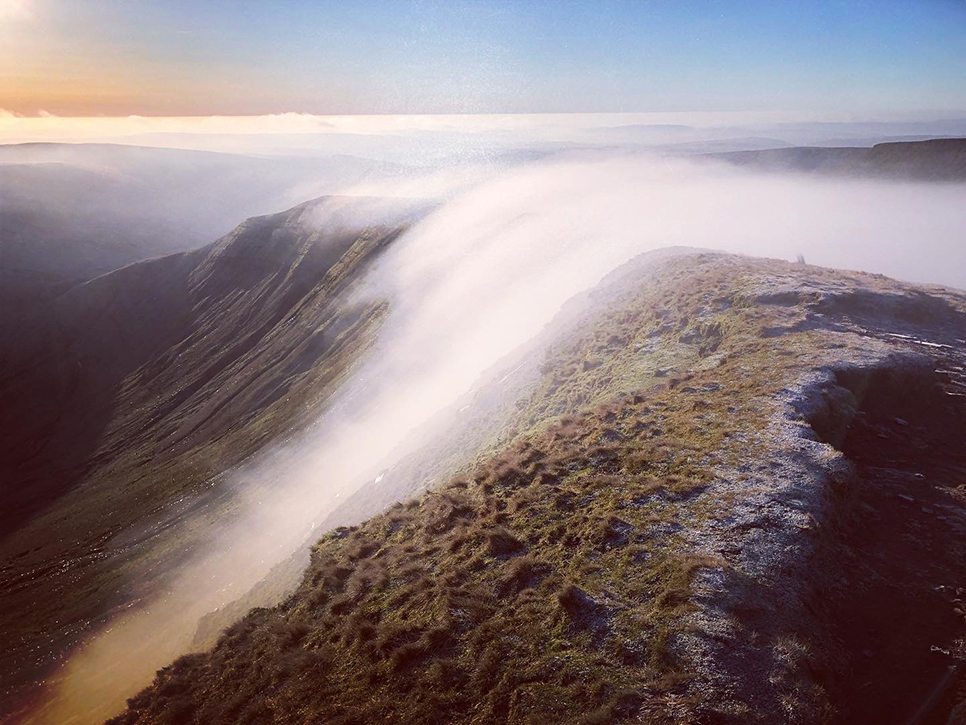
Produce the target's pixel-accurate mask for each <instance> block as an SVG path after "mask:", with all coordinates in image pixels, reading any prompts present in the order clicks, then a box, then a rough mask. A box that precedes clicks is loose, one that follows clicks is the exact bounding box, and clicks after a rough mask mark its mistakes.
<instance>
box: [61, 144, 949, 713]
mask: <svg viewBox="0 0 966 725" xmlns="http://www.w3.org/2000/svg"><path fill="white" fill-rule="evenodd" d="M443 182H444V180H443V179H442V178H441V177H440V176H439V175H437V176H435V177H434V180H433V183H434V185H435V187H434V191H435V192H437V193H438V192H440V191H441V190H444V189H445V187H446V184H445V183H443ZM407 183H412V182H411V181H410V182H407ZM461 183H462V185H460V186H458V188H459V189H461V190H462V191H461V193H458V194H456V195H455V196H454V198H452V199H451V200H450V201H449V202H448V203H446V204H444V205H443V206H442V207H441V208H440V209H439V210H438V211H436V212H435V213H433V214H431V215H430V216H429V217H427V218H426V219H425V220H424V221H422V222H421V223H419V224H417V225H416V226H415V227H414V228H413V229H412V230H411V231H410V232H408V233H407V234H406V235H405V236H404V237H403V238H401V239H400V240H399V241H398V242H397V243H396V244H395V245H394V246H393V247H392V248H391V249H390V250H389V252H388V253H386V255H385V256H384V257H383V258H382V259H381V261H380V263H379V264H378V265H377V266H376V267H375V268H374V269H373V270H372V272H371V273H370V275H369V276H368V278H367V280H366V282H365V284H364V286H363V287H362V288H361V289H359V290H358V291H357V292H356V294H357V295H358V296H359V297H360V298H369V297H374V298H387V299H389V300H390V303H391V312H390V314H389V317H388V319H387V321H386V323H385V325H384V326H383V328H382V330H381V332H380V337H379V340H378V342H377V345H376V349H375V351H374V352H373V353H372V354H371V355H370V356H369V357H368V358H367V359H366V361H365V362H364V363H363V364H361V365H360V366H359V368H358V369H357V370H356V371H355V372H354V374H353V375H352V377H351V379H350V380H349V382H348V383H347V384H346V386H345V388H344V389H343V390H342V391H341V393H340V395H339V397H338V400H337V401H336V403H335V404H334V405H333V406H332V408H331V409H330V410H329V411H328V412H327V413H325V414H324V415H323V416H322V418H321V419H320V420H319V421H317V422H316V423H315V424H314V425H313V426H311V427H310V428H309V429H308V430H307V431H306V432H305V433H304V434H302V435H300V436H298V438H297V439H295V440H292V441H289V442H288V443H286V444H285V445H283V446H281V447H280V448H278V449H276V450H274V451H273V452H271V453H270V454H267V455H266V456H264V457H262V458H261V459H260V460H259V461H257V462H256V463H254V464H253V465H251V466H249V467H247V468H246V469H245V470H244V471H241V472H238V473H237V474H235V483H234V486H235V487H236V488H237V489H238V490H240V491H241V492H242V498H241V501H242V506H241V509H240V512H239V515H238V516H237V517H236V518H235V519H234V520H233V521H232V522H230V523H228V524H227V525H226V526H225V527H224V528H223V529H222V530H220V531H219V532H218V533H217V535H215V536H213V537H212V538H211V539H210V540H209V542H208V544H207V545H206V546H205V547H204V551H201V552H199V553H198V554H197V555H196V557H195V558H194V560H193V562H192V563H191V564H190V565H189V566H188V567H187V568H185V569H183V570H181V571H180V572H179V573H178V574H177V576H176V577H175V578H174V579H173V582H172V585H171V587H170V590H169V591H168V592H167V593H166V594H165V595H164V596H162V597H160V598H158V599H157V600H156V601H153V602H151V603H149V604H148V605H147V606H146V607H144V608H143V609H142V610H140V611H138V612H137V613H134V614H132V615H130V616H129V617H127V618H124V619H122V620H120V621H118V622H116V623H114V625H113V626H112V628H111V629H110V630H108V631H106V632H104V633H103V634H101V635H99V636H98V637H96V638H95V639H93V640H92V641H91V642H90V643H89V645H88V646H87V647H85V648H84V649H83V650H82V651H81V652H80V653H79V654H78V655H77V656H76V657H75V658H74V660H73V662H71V664H70V665H69V667H68V670H67V671H66V677H65V678H64V680H63V682H62V684H61V687H60V689H59V691H58V692H57V694H56V697H55V698H54V701H53V703H54V704H52V705H50V706H49V708H48V710H47V711H46V713H47V714H48V715H49V714H51V713H53V714H55V715H58V716H64V715H66V714H67V713H77V712H90V709H89V708H90V707H91V706H94V705H97V706H98V707H99V708H100V709H99V710H98V711H97V714H99V715H103V714H105V711H106V712H107V713H108V714H109V712H110V711H111V710H113V709H117V708H119V707H120V706H122V705H123V699H124V697H126V696H129V695H130V694H132V693H133V692H134V691H136V690H137V689H138V688H139V687H142V686H144V685H146V684H147V683H148V681H149V679H150V677H151V674H152V673H153V671H154V670H155V669H156V668H158V667H160V666H162V665H164V664H166V663H167V662H168V661H170V659H171V658H172V657H173V656H174V655H176V654H178V653H180V652H182V651H184V650H185V648H186V647H187V646H188V642H189V640H190V638H191V635H192V633H193V631H194V627H195V624H196V622H197V619H198V617H199V616H201V615H202V614H204V613H206V612H208V611H210V610H211V609H213V608H215V607H217V606H220V605H221V604H223V603H225V602H226V601H230V600H231V599H233V598H234V597H235V596H237V595H238V594H241V593H242V592H244V591H245V590H246V589H247V588H248V587H250V586H251V585H252V584H254V583H255V582H256V581H258V579H260V578H261V577H262V576H264V574H265V573H266V572H267V571H268V570H269V568H270V567H271V566H272V565H273V564H275V563H276V562H278V561H280V560H281V559H282V558H284V557H285V556H287V555H288V554H289V553H290V552H291V551H292V550H293V547H296V546H297V545H299V544H300V543H301V541H302V539H303V538H304V536H305V534H306V533H307V532H308V531H309V530H310V529H311V527H312V526H313V524H315V523H317V522H319V521H320V520H321V519H322V517H323V516H324V515H325V514H326V513H327V512H329V511H331V510H332V509H333V507H334V506H335V505H337V504H338V502H339V501H341V500H344V498H345V496H346V495H347V494H349V493H350V492H352V491H354V490H356V489H357V488H358V487H359V486H361V485H362V484H363V483H364V482H365V481H366V480H368V479H370V478H371V476H372V475H373V474H374V473H375V472H376V471H377V470H379V469H380V468H382V467H385V466H387V465H390V464H391V463H392V462H393V460H394V457H395V456H397V455H398V452H399V451H401V450H402V448H401V444H402V443H403V442H404V441H405V439H406V437H407V436H408V435H409V434H410V433H411V432H412V431H414V430H416V429H417V428H419V427H420V426H421V425H422V424H424V423H425V422H427V421H428V420H429V419H430V418H432V416H433V415H434V414H435V413H436V412H437V411H439V410H441V409H442V408H443V407H445V406H447V405H448V404H450V403H452V402H453V401H454V400H455V399H456V398H457V397H458V396H459V395H461V394H462V393H464V392H465V391H466V390H467V389H468V388H469V387H470V386H471V385H472V384H473V382H474V381H475V380H476V379H477V378H478V377H479V376H480V374H481V373H482V372H483V371H485V370H486V369H487V368H489V367H490V366H492V365H493V364H494V363H495V362H496V361H497V360H499V359H500V358H501V357H503V356H504V355H506V354H507V353H509V352H510V351H512V350H513V349H515V348H516V347H518V346H519V345H520V344H522V343H524V342H525V341H526V340H527V339H529V338H530V337H532V336H533V335H534V334H536V333H537V332H538V331H539V330H540V329H541V328H542V327H543V326H544V325H545V324H546V323H547V322H548V321H549V320H550V319H551V317H552V316H553V315H554V313H555V312H556V311H557V310H558V309H559V308H560V306H561V305H562V304H563V303H564V302H565V301H566V300H568V299H569V298H571V297H572V296H573V295H574V294H576V293H578V292H580V291H582V290H584V289H587V288H588V287H590V286H592V285H593V284H595V283H596V282H597V281H598V280H599V279H600V278H601V277H602V276H603V275H605V274H606V273H607V272H608V271H610V270H612V269H613V268H614V267H615V266H617V265H619V264H621V263H622V262H624V261H626V260H628V259H630V258H631V257H633V256H635V255H636V254H639V253H641V252H644V251H647V250H650V249H655V248H659V247H664V246H669V245H685V246H695V247H706V248H713V249H720V250H726V251H732V252H741V253H747V254H755V255H763V256H771V257H783V258H794V257H795V256H796V255H797V254H799V253H801V254H804V255H805V257H806V258H807V260H808V261H809V262H812V263H818V264H825V265H830V266H841V267H850V268H862V269H866V270H870V271H877V272H884V273H888V274H893V275H896V276H899V277H904V278H907V279H913V280H919V281H924V280H929V281H940V282H947V283H951V284H958V285H960V286H966V279H964V278H963V277H964V275H966V258H964V254H966V252H964V250H963V249H962V245H961V243H960V241H959V240H960V238H961V234H962V230H963V229H966V205H964V204H961V203H958V202H960V201H962V193H963V192H962V189H961V187H956V186H952V185H950V186H939V185H926V184H901V183H876V182H871V181H859V180H841V179H839V180H830V179H821V178H817V177H815V178H812V177H802V176H792V175H788V176H777V175H769V176H762V175H755V174H752V173H749V172H747V171H741V170H735V169H732V168H727V167H723V166H715V165H697V164H693V163H687V162H684V161H673V162H672V161H667V160H663V159H649V158H642V157H632V158H600V157H597V156H577V157H573V158H570V159H565V160H559V161H556V162H553V163H545V164H535V165H532V166H529V167H526V168H519V169H516V170H513V171H510V172H507V173H505V174H502V175H499V176H497V177H495V178H492V179H490V180H488V181H484V182H481V183H475V184H470V185H467V184H466V183H465V179H464V180H463V182H461ZM374 188H375V187H370V188H368V189H367V190H366V193H372V192H373V191H374ZM451 188H457V187H456V186H453V187H451ZM409 191H410V192H412V191H413V189H410V190H409ZM83 719H88V718H87V717H86V716H85V717H84V718H83ZM64 721H65V722H66V721H67V720H64Z"/></svg>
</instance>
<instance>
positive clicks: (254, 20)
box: [0, 0, 966, 115]
mask: <svg viewBox="0 0 966 725" xmlns="http://www.w3.org/2000/svg"><path fill="white" fill-rule="evenodd" d="M0 108H5V109H7V110H10V111H14V112H16V113H21V114H29V115H32V114H36V113H38V112H39V111H41V110H43V111H46V112H50V113H56V114H60V115H115V114H118V115H124V114H130V113H141V114H145V115H183V114H198V115H205V114H260V113H280V112H287V111H296V112H308V113H322V114H330V113H534V112H587V111H606V112H619V111H624V112H631V111H802V112H806V111H807V112H820V113H821V112H829V113H843V112H846V113H855V114H873V113H877V114H883V113H886V114H888V113H893V112H894V113H908V112H914V111H933V110H936V111H944V110H945V111H949V110H954V109H966V1H964V0H942V1H940V0H919V1H918V2H911V1H908V2H898V1H890V0H878V1H876V2H783V1H781V0H771V1H770V2H753V1H752V2H732V1H730V0H704V1H700V2H678V3H673V2H608V1H606V0H604V1H602V2H577V1H570V2H568V1H567V0H562V1H561V2H453V1H450V2H435V1H419V2H388V1H383V2H371V1H370V2H338V3H336V2H332V3H329V2H308V1H307V0H288V1H284V0H276V1H275V2H249V1H247V0H208V1H207V2H206V1H204V0H192V1H188V0H126V1H122V0H0Z"/></svg>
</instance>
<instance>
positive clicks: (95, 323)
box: [0, 203, 399, 706]
mask: <svg viewBox="0 0 966 725" xmlns="http://www.w3.org/2000/svg"><path fill="white" fill-rule="evenodd" d="M315 206H317V205H316V204H312V203H310V204H306V205H303V206H301V207H297V208H296V209H294V210H292V211H290V212H286V213H283V214H279V215H273V216H271V217H263V218H257V219H252V220H249V221H248V222H246V223H245V224H243V225H242V226H240V227H239V228H238V229H237V230H236V231H235V232H233V233H232V234H231V235H228V236H227V237H225V238H224V239H223V240H221V241H219V242H216V243H215V244H213V245H210V246H209V247H206V248H204V249H202V250H199V251H197V252H191V253H187V254H185V255H177V256H175V257H168V258H162V259H159V260H154V261H151V262H146V263H142V264H139V265H134V266H132V267H128V268H125V269H122V270H120V271H118V272H115V273H113V274H111V275H108V276H107V277H104V278H100V279H98V280H94V281H93V282H92V283H89V284H88V285H85V287H83V288H80V289H77V290H74V291H73V292H72V293H71V295H70V299H66V300H63V301H62V303H61V304H62V308H63V311H62V315H61V317H60V318H59V319H58V326H57V328H58V329H55V335H54V337H55V339H58V340H60V341H61V343H60V345H61V346H62V349H59V348H56V347H52V346H51V345H50V344H49V338H47V339H42V340H41V343H40V344H39V347H36V348H33V349H30V348H29V347H28V349H29V350H30V351H31V354H30V355H29V356H28V357H27V358H26V360H27V362H26V364H24V365H21V366H20V368H19V369H15V370H14V371H13V374H12V375H9V376H8V377H7V378H6V379H5V380H4V381H3V383H4V385H5V386H6V388H5V389H6V390H7V391H8V392H10V396H9V397H8V398H7V400H8V401H9V402H10V405H9V406H8V407H7V408H6V409H5V411H4V416H7V417H9V418H11V420H13V419H14V418H17V419H19V420H20V421H21V422H23V423H24V424H23V425H21V426H20V427H19V430H20V432H21V434H22V437H23V438H24V440H25V442H23V443H20V444H17V441H16V440H11V439H9V438H8V440H6V441H5V443H7V444H11V445H9V447H8V455H9V456H11V457H12V463H11V465H10V466H9V467H8V468H7V470H8V471H12V472H13V473H15V474H17V476H19V480H14V481H8V484H7V485H8V486H16V488H13V489H12V490H10V491H9V493H8V501H16V500H17V496H18V494H19V493H21V492H23V493H25V494H30V495H31V496H33V497H34V498H32V499H26V498H25V499H24V506H28V505H29V507H28V508H26V509H24V510H25V511H26V514H25V515H28V514H29V516H28V518H27V519H26V523H24V524H22V525H21V526H20V527H19V528H17V529H16V530H15V531H14V532H13V533H11V534H9V535H8V536H7V537H6V539H5V540H4V541H3V542H2V548H0V558H2V561H3V567H2V569H0V583H2V589H0V591H2V594H0V625H2V627H0V631H2V635H0V636H2V641H0V645H2V646H0V651H2V652H3V659H2V663H0V671H2V672H3V685H4V695H5V697H4V700H5V701H6V702H7V703H8V706H9V705H10V704H13V703H15V701H16V700H17V697H18V696H20V697H22V696H24V694H25V693H26V692H27V691H29V686H30V685H31V684H32V683H34V682H36V680H37V679H38V678H39V677H41V676H43V675H44V674H45V673H46V672H47V671H48V670H49V669H50V667H51V666H52V664H54V663H56V660H57V659H58V658H59V657H60V656H61V654H62V653H63V652H64V651H65V650H66V649H68V648H70V647H71V646H72V645H73V644H74V643H76V642H78V641H79V639H80V638H81V637H82V636H83V635H84V633H85V632H86V631H88V630H89V629H91V628H96V627H98V626H100V623H101V622H103V621H107V620H108V619H109V618H110V616H111V614H112V612H115V611H118V610H119V609H122V608H123V607H124V606H125V605H127V604H128V603H129V602H130V601H132V599H134V598H135V597H137V596H140V595H143V594H145V593H149V592H150V591H152V588H154V587H156V586H158V585H159V584H161V583H162V582H163V576H164V572H165V571H167V570H169V568H170V564H171V563H172V562H174V561H177V558H178V557H179V556H180V554H179V552H181V551H184V550H185V547H186V546H187V544H188V543H189V542H190V541H191V540H192V537H193V536H195V534H196V533H197V532H195V531H194V530H192V529H190V528H185V527H184V526H183V523H184V520H185V519H186V518H188V514H190V513H191V511H192V510H196V509H201V508H207V509H208V510H209V511H210V512H211V513H216V514H218V515H220V516H225V515H230V511H231V507H232V502H231V498H230V496H228V495H226V494H225V492H223V491H222V490H221V488H220V487H219V486H218V485H217V482H218V478H217V477H218V476H219V474H221V473H223V472H224V471H226V470H227V469H229V468H231V467H232V466H233V465H236V464H237V463H239V462H240V461H243V460H244V459H245V458H246V457H248V456H250V455H252V454H254V453H255V452H257V451H258V450H260V449H262V448H263V447H264V446H265V445H267V444H268V443H270V442H271V441H272V440H274V439H275V438H276V437H277V436H279V435H280V434H282V433H284V432H286V431H287V430H289V429H290V428H291V427H292V426H294V425H297V424H298V423H299V422H300V421H302V420H303V418H304V416H306V415H309V416H311V415H313V414H315V413H317V411H319V410H320V408H321V406H324V405H325V401H326V399H327V397H328V396H329V395H330V394H331V393H332V392H333V391H334V390H335V389H337V388H338V386H339V384H340V383H341V381H342V379H343V377H344V375H345V373H346V370H347V369H348V367H349V365H350V364H351V363H352V362H353V361H354V360H356V359H358V357H359V356H360V355H362V354H363V353H364V351H365V350H366V348H367V346H368V345H369V343H371V342H372V341H373V340H374V334H373V333H374V331H375V329H376V328H377V326H378V325H379V323H380V320H381V318H382V315H383V313H384V311H385V305H384V304H383V303H380V302H378V301H376V302H372V303H370V304H364V305H356V306H352V307H349V306H346V305H345V304H344V302H343V299H344V297H343V294H344V292H345V291H346V290H347V289H348V288H349V286H351V284H352V283H353V281H354V280H355V279H357V278H358V277H359V275H360V273H361V271H362V270H363V269H365V267H366V265H367V264H368V263H369V261H370V260H371V259H372V258H374V256H375V255H377V254H378V253H379V250H380V249H382V248H383V247H384V246H385V245H386V244H389V243H391V241H392V240H393V239H394V238H395V237H396V236H397V235H398V233H399V229H398V228H370V229H361V230H357V231H355V232H349V231H347V232H340V233H339V235H336V236H332V235H331V234H330V233H329V232H328V231H327V230H326V229H322V230H316V229H315V228H313V227H312V226H311V225H308V226H303V225H302V223H301V218H302V215H311V214H312V213H313V210H314V208H315ZM142 267H143V268H145V269H142ZM148 268H149V269H148ZM240 271H243V272H244V273H245V274H244V275H241V274H240ZM145 275H147V276H149V277H151V278H152V279H155V280H156V281H157V285H156V286H155V287H149V288H146V287H143V286H141V287H139V289H140V293H139V295H138V296H137V297H136V298H135V299H128V297H127V296H126V295H128V290H129V288H130V287H131V285H132V284H134V285H135V286H137V285H138V280H140V279H142V278H143V277H144V276H145ZM132 279H133V283H132ZM156 288H157V289H158V291H157V292H154V291H153V290H155V289H156ZM159 325H160V326H161V327H158V326H159ZM169 328H170V329H169ZM238 329H244V330H246V331H247V334H246V335H238V334H236V331H237V330H238ZM58 349H59V351H58ZM105 349H110V350H112V351H113V353H114V354H113V355H112V356H111V357H110V358H108V357H105V355H104V352H103V351H104V350H105ZM75 370H76V371H78V372H77V373H76V374H75V373H74V371H75ZM6 372H8V373H9V372H10V370H9V368H8V369H7V371H6ZM65 380H67V381H68V383H69V384H67V385H66V386H65V385H63V382H64V381H65ZM71 380H74V382H73V383H72V384H71V383H70V382H69V381H71ZM48 382H49V384H48ZM18 401H20V402H22V403H23V404H22V405H21V406H19V407H18V406H17V405H16V403H17V402H18ZM37 401H44V403H46V406H45V405H44V404H43V403H40V404H38V403H37ZM29 422H32V423H33V425H30V424H29ZM11 430H14V431H16V430H18V428H11ZM85 430H86V431H87V432H89V433H91V435H90V436H87V435H80V433H78V431H85ZM75 433H76V435H75ZM87 438H90V441H89V443H88V444H85V445H82V446H78V441H84V440H86V439H87ZM28 444H29V445H37V444H42V445H41V447H40V449H39V453H38V454H36V455H32V456H27V457H23V456H21V457H19V458H18V457H17V456H18V455H19V454H21V453H22V452H23V451H24V450H27V446H28ZM28 452H29V451H28ZM8 463H10V461H8ZM41 483H42V484H44V486H41V485H40V484H41ZM43 491H46V495H47V499H46V500H40V501H37V500H35V499H36V496H37V494H38V492H43ZM14 512H15V509H14V508H8V509H7V511H6V515H7V516H10V515H12V514H13V513H14ZM179 527H180V528H179ZM201 533H203V532H201ZM145 572H148V574H147V575H146V574H145ZM132 580H133V581H136V582H137V587H136V588H135V589H134V590H132V587H131V585H130V582H131V581H132ZM25 688H27V689H25Z"/></svg>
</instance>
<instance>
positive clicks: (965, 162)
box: [713, 138, 966, 181]
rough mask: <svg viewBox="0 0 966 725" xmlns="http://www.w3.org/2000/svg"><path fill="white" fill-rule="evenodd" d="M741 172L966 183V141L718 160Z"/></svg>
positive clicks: (779, 151)
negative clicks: (817, 174) (816, 173)
mask: <svg viewBox="0 0 966 725" xmlns="http://www.w3.org/2000/svg"><path fill="white" fill-rule="evenodd" d="M713 158H717V159H720V160H723V161H726V162H728V163H731V164H735V165H738V166H747V167H752V168H755V169H763V170H771V171H797V172H806V173H812V172H819V173H827V174H839V175H847V176H865V177H872V178H880V179H905V180H915V181H963V180H966V139H963V138H947V139H933V140H928V141H910V142H896V143H879V144H876V145H875V146H873V147H872V148H819V147H801V148H775V149H766V150H763V151H735V152H731V153H722V154H716V155H714V157H713Z"/></svg>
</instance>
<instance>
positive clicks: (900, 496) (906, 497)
mask: <svg viewBox="0 0 966 725" xmlns="http://www.w3.org/2000/svg"><path fill="white" fill-rule="evenodd" d="M896 497H897V498H901V499H902V500H903V501H909V502H910V503H912V502H913V501H915V500H916V499H914V498H913V497H912V496H906V494H904V493H899V494H896Z"/></svg>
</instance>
